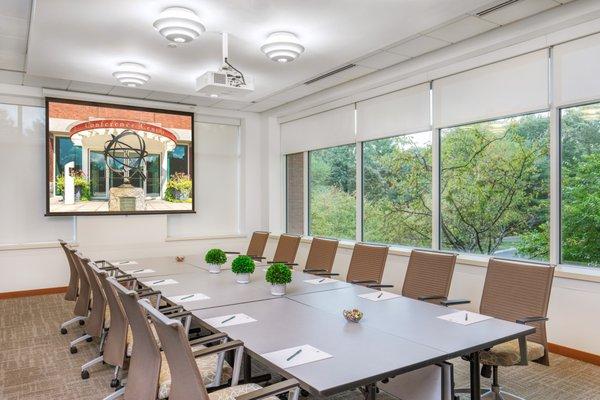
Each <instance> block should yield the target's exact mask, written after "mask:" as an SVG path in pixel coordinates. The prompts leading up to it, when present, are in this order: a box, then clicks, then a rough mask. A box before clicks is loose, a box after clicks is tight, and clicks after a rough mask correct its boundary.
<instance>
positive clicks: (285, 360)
mask: <svg viewBox="0 0 600 400" xmlns="http://www.w3.org/2000/svg"><path fill="white" fill-rule="evenodd" d="M298 350H302V351H301V352H300V353H298V354H296V353H297V352H298ZM294 354H296V356H294ZM292 356H294V357H292ZM262 357H264V358H266V359H267V360H269V361H271V362H272V363H273V364H275V365H277V366H279V367H281V368H290V367H295V366H297V365H302V364H308V363H311V362H315V361H321V360H325V359H327V358H331V357H333V356H332V355H331V354H329V353H325V352H324V351H321V350H319V349H317V348H315V347H312V346H311V345H309V344H305V345H302V346H296V347H290V348H289V349H283V350H278V351H273V352H271V353H265V354H262Z"/></svg>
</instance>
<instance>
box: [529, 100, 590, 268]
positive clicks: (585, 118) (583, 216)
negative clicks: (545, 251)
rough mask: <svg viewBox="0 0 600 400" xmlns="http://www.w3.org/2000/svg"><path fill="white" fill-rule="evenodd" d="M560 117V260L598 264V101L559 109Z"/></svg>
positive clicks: (538, 237) (540, 237) (541, 236)
mask: <svg viewBox="0 0 600 400" xmlns="http://www.w3.org/2000/svg"><path fill="white" fill-rule="evenodd" d="M560 121H561V122H560V131H561V145H562V158H561V185H562V186H561V197H562V199H561V224H562V225H561V226H562V229H561V231H562V232H561V236H562V240H561V260H562V262H564V263H569V264H579V265H587V266H593V267H600V239H599V238H600V103H596V104H590V105H585V106H579V107H571V108H566V109H563V110H561V114H560ZM536 239H537V240H538V241H539V242H540V243H542V244H545V243H547V240H548V239H547V238H546V237H544V236H543V235H541V234H539V235H538V236H537V237H536Z"/></svg>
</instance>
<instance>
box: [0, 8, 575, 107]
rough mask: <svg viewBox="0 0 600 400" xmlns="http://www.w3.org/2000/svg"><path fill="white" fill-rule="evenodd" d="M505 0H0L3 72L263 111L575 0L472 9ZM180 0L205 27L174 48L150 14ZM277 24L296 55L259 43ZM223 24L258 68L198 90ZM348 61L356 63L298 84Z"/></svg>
mask: <svg viewBox="0 0 600 400" xmlns="http://www.w3.org/2000/svg"><path fill="white" fill-rule="evenodd" d="M499 1H500V0H493V1H492V0H460V1H457V0H367V1H365V0H326V1H324V0H126V1H125V0H102V1H90V0H85V1H82V0H41V1H40V0H38V1H35V2H34V3H33V4H34V9H33V12H31V0H2V1H0V82H5V83H18V84H25V85H31V86H42V87H49V88H55V89H64V90H73V91H82V92H91V93H100V94H110V95H117V96H128V97H136V98H148V99H152V100H161V101H170V102H183V103H192V104H198V105H203V106H214V107H219V108H228V109H238V110H239V109H245V110H249V111H264V110H267V109H270V108H272V107H275V106H278V105H281V104H284V103H286V102H289V101H292V100H295V99H297V98H300V97H303V96H306V95H308V94H311V93H314V92H316V91H319V90H323V89H325V88H328V87H331V86H335V85H337V84H340V83H343V82H346V81H348V80H351V79H355V78H357V77H359V76H363V75H366V74H369V73H371V72H373V71H376V70H379V69H383V68H386V67H389V66H391V65H395V64H398V63H400V62H403V61H405V60H408V59H410V58H412V57H417V56H419V55H421V54H424V53H427V52H430V51H433V50H436V49H438V48H441V47H445V46H448V45H450V44H452V43H456V42H459V41H461V40H464V39H467V38H469V37H472V36H475V35H478V34H480V33H483V32H486V31H488V30H491V29H494V28H496V27H498V26H500V25H505V24H508V23H510V22H513V21H515V20H518V19H522V18H525V17H527V16H530V15H533V14H536V13H538V12H542V11H545V10H547V9H549V8H552V7H556V6H559V5H560V4H561V3H565V2H567V1H568V0H520V1H518V2H517V3H515V4H514V5H511V6H509V7H506V8H504V9H501V10H498V11H496V12H492V13H490V14H487V15H485V16H483V17H481V18H480V17H476V16H475V14H476V13H477V12H478V11H481V10H483V9H485V8H487V7H489V6H490V5H493V4H497V3H498V2H499ZM173 5H179V6H185V7H189V8H191V9H193V10H195V11H196V12H197V13H198V15H199V16H200V19H201V21H202V22H203V24H204V25H205V26H206V28H207V32H206V33H204V34H203V35H201V36H200V38H199V39H197V40H195V41H193V42H192V43H189V44H186V45H182V46H181V47H179V48H169V47H168V46H167V41H166V40H165V39H164V38H162V37H161V36H160V35H159V34H158V33H157V32H156V31H155V30H154V29H153V27H152V23H153V21H154V19H155V18H156V16H157V15H158V14H159V13H160V11H161V10H162V9H164V8H165V7H168V6H173ZM30 13H31V14H32V15H33V17H32V22H31V28H30V29H29V15H30ZM28 29H29V35H28ZM276 30H289V31H292V32H295V33H296V34H297V35H298V37H299V38H300V41H301V42H302V44H303V45H304V46H305V47H306V52H305V53H304V54H302V55H301V56H300V58H299V59H298V60H297V61H295V62H293V63H291V64H278V63H275V62H272V61H270V60H268V59H267V57H265V56H264V55H263V54H262V53H261V52H260V50H259V48H260V45H261V44H262V43H263V41H264V40H265V38H266V37H267V35H268V34H269V33H270V32H273V31H276ZM222 31H227V32H229V33H230V39H229V42H230V51H229V58H230V61H231V62H232V63H233V65H234V66H236V67H237V68H238V69H240V70H241V71H243V72H244V73H245V74H247V75H251V76H253V77H254V79H255V86H256V90H255V92H254V93H251V94H249V95H247V96H244V97H240V98H237V99H212V98H206V97H200V96H197V95H196V93H195V90H194V89H195V79H196V77H197V76H199V75H201V74H202V73H204V72H206V71H208V70H216V69H218V67H219V66H220V57H221V43H220V42H221V38H220V34H219V32H222ZM124 61H133V62H139V63H142V64H144V65H146V67H147V68H148V71H149V74H150V75H151V76H152V79H151V80H150V82H149V83H148V84H146V85H145V86H144V87H142V88H139V89H131V88H125V87H122V86H118V85H117V83H116V82H115V80H114V78H113V76H112V72H114V70H115V68H116V66H117V64H118V63H120V62H124ZM348 63H355V64H356V65H357V66H356V67H353V68H350V69H348V70H346V71H343V72H341V73H338V74H335V75H333V76H331V77H329V78H326V79H323V80H320V81H318V82H315V83H313V84H310V85H304V84H303V83H304V82H305V81H307V80H309V79H311V78H313V77H315V76H318V75H320V74H322V73H325V72H328V71H331V70H334V69H336V68H338V67H340V66H343V65H346V64H348Z"/></svg>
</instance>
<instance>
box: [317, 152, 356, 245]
mask: <svg viewBox="0 0 600 400" xmlns="http://www.w3.org/2000/svg"><path fill="white" fill-rule="evenodd" d="M355 151H356V146H355V145H354V144H352V145H344V146H338V147H331V148H327V149H321V150H314V151H311V152H310V153H309V169H308V171H309V210H310V211H309V234H310V235H313V236H326V237H335V238H339V239H352V240H354V239H355V236H356V233H355V232H356V198H355V195H356V158H355V157H356V156H355Z"/></svg>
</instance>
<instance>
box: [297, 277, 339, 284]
mask: <svg viewBox="0 0 600 400" xmlns="http://www.w3.org/2000/svg"><path fill="white" fill-rule="evenodd" d="M304 282H306V283H310V284H311V285H324V284H326V283H335V282H338V281H337V279H331V278H316V279H308V280H306V281H304Z"/></svg>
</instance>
